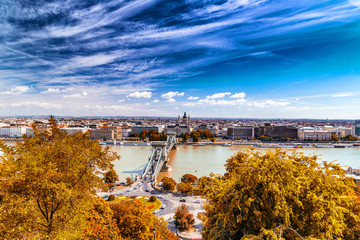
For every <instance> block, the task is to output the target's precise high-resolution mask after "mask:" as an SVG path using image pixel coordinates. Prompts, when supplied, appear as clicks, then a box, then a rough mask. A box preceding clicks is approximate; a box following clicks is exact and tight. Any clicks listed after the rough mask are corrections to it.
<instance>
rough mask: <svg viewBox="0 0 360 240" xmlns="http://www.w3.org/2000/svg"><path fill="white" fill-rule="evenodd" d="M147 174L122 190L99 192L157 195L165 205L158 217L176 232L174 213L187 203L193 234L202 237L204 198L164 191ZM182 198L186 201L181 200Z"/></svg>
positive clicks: (101, 194)
mask: <svg viewBox="0 0 360 240" xmlns="http://www.w3.org/2000/svg"><path fill="white" fill-rule="evenodd" d="M149 173H150V174H152V170H151V169H150V170H149ZM149 173H148V174H147V175H146V176H145V177H144V179H142V180H139V181H137V182H135V183H134V184H132V185H131V186H130V187H126V188H124V189H120V190H114V191H111V192H106V193H98V195H99V196H105V195H109V194H114V195H116V196H120V195H144V196H151V195H155V196H156V197H157V198H158V199H159V200H160V201H161V204H162V205H164V206H165V208H164V209H159V211H158V212H157V213H154V214H155V215H156V216H157V217H163V218H164V219H165V220H166V221H167V222H168V223H169V225H168V227H169V228H170V229H171V231H173V232H175V233H176V228H175V224H174V218H173V217H174V215H175V211H176V208H178V207H179V206H180V205H181V204H182V203H184V204H186V205H187V207H188V209H189V211H190V212H191V213H192V214H193V215H194V218H195V224H194V227H195V229H196V233H194V234H192V235H193V236H191V237H193V238H201V235H200V232H201V229H202V228H201V221H200V220H199V219H198V217H197V214H198V213H199V212H204V211H205V210H204V208H203V205H204V201H205V200H204V199H202V198H200V197H198V196H179V195H177V194H174V193H168V192H163V191H160V190H157V189H155V188H154V187H153V186H152V180H151V179H150V178H151V177H150V174H149ZM180 200H182V201H184V200H185V202H180Z"/></svg>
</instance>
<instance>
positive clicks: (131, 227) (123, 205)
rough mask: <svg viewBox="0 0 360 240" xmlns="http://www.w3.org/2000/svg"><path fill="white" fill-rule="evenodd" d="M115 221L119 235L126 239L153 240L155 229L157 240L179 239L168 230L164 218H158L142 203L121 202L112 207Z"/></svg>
mask: <svg viewBox="0 0 360 240" xmlns="http://www.w3.org/2000/svg"><path fill="white" fill-rule="evenodd" d="M110 206H111V209H112V210H113V213H114V219H115V221H116V225H117V227H118V229H119V235H120V236H121V237H123V238H124V239H129V240H130V239H139V240H142V239H144V240H148V239H153V236H154V233H153V229H154V228H155V229H156V239H165V238H167V239H169V240H174V239H178V238H177V237H176V236H175V234H174V233H172V232H170V230H169V229H168V228H167V222H166V221H165V220H164V219H163V218H157V217H156V216H155V215H154V214H152V213H151V212H150V211H149V210H148V209H147V208H146V207H145V206H144V205H143V204H142V203H141V202H138V201H121V202H120V203H117V204H112V205H110Z"/></svg>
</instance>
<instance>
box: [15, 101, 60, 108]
mask: <svg viewBox="0 0 360 240" xmlns="http://www.w3.org/2000/svg"><path fill="white" fill-rule="evenodd" d="M10 106H11V107H40V108H56V109H60V108H62V106H61V105H60V104H55V103H46V102H35V101H34V102H32V101H29V102H18V103H11V104H10Z"/></svg>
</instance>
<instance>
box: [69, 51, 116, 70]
mask: <svg viewBox="0 0 360 240" xmlns="http://www.w3.org/2000/svg"><path fill="white" fill-rule="evenodd" d="M116 57H117V56H116V55H105V54H98V55H94V56H87V57H80V56H78V57H74V58H73V59H71V60H70V61H69V63H68V64H66V65H65V67H66V68H83V67H95V66H100V65H103V64H107V63H110V62H112V61H113V60H114V59H115V58H116Z"/></svg>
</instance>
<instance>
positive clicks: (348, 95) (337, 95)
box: [331, 93, 354, 98]
mask: <svg viewBox="0 0 360 240" xmlns="http://www.w3.org/2000/svg"><path fill="white" fill-rule="evenodd" d="M353 95H354V94H352V93H339V94H334V95H332V96H331V97H334V98H339V97H351V96H353Z"/></svg>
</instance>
